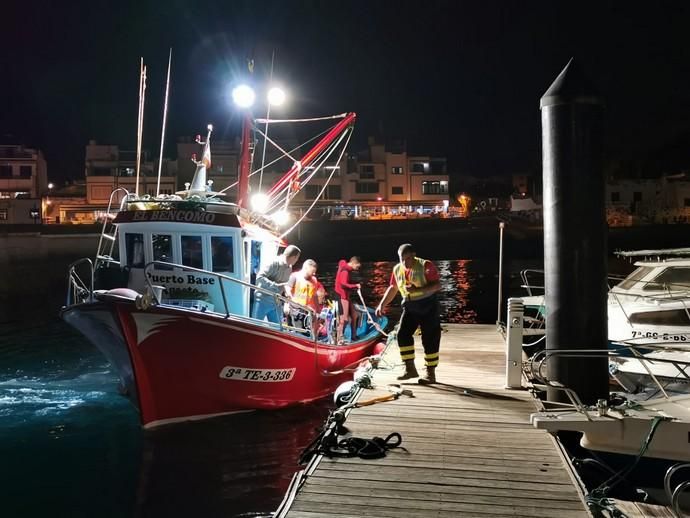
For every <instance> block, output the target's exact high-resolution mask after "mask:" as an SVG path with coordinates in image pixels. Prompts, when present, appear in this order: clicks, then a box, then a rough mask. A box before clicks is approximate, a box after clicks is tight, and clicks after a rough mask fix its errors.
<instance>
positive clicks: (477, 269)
mask: <svg viewBox="0 0 690 518" xmlns="http://www.w3.org/2000/svg"><path fill="white" fill-rule="evenodd" d="M395 264H396V263H395V262H393V261H377V262H370V263H363V264H362V269H361V270H360V271H359V272H357V273H358V274H355V273H353V278H356V279H358V281H357V282H361V283H362V294H363V295H364V299H365V301H366V303H367V305H368V306H376V305H377V304H378V302H379V301H380V300H381V297H383V294H384V292H385V291H386V288H388V286H389V283H390V277H391V273H392V272H393V267H394V266H395ZM434 264H435V265H436V268H437V269H438V272H439V276H440V278H441V292H440V295H439V299H440V303H441V320H442V321H443V322H449V323H456V324H477V323H491V322H495V312H496V309H495V308H496V292H497V289H498V280H497V277H496V274H495V269H496V265H495V263H493V262H488V261H475V260H471V259H456V260H441V261H434ZM336 269H337V267H336V265H335V264H332V263H324V264H322V265H319V278H320V280H321V282H323V283H324V285H325V286H326V288H327V289H329V290H330V292H331V293H332V292H333V277H334V274H335V271H336ZM388 315H389V316H390V317H392V318H393V320H394V321H396V319H397V318H398V317H399V316H400V299H399V298H398V299H397V300H396V301H394V302H393V304H391V306H390V307H389V310H388Z"/></svg>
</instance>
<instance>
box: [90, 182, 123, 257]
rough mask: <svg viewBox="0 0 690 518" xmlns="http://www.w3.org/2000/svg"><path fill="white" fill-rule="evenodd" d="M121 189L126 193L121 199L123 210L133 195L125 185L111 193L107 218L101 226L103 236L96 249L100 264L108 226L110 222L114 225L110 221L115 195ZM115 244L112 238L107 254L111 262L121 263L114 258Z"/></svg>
mask: <svg viewBox="0 0 690 518" xmlns="http://www.w3.org/2000/svg"><path fill="white" fill-rule="evenodd" d="M120 191H122V192H124V193H125V195H124V196H123V198H122V200H120V211H122V207H123V206H124V205H125V203H126V202H127V200H128V199H129V197H130V196H131V194H130V192H129V191H128V190H127V189H125V188H124V187H118V188H117V189H114V190H113V191H112V192H111V193H110V198H109V199H108V209H107V211H106V215H105V218H104V219H103V227H102V228H101V237H100V238H99V240H98V248H97V249H96V264H98V262H99V261H100V256H102V255H104V254H101V247H102V245H103V236H104V235H106V228H107V226H108V223H110V224H113V225H114V223H112V222H111V221H110V211H111V210H112V206H113V199H114V196H115V194H116V193H118V192H120ZM116 229H117V227H116ZM113 237H114V236H113ZM114 246H115V241H114V240H112V241H111V242H110V250H109V253H108V255H107V256H108V257H109V258H110V259H109V262H117V263H118V264H119V261H115V260H113V258H112V254H113V248H114Z"/></svg>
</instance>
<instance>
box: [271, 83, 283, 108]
mask: <svg viewBox="0 0 690 518" xmlns="http://www.w3.org/2000/svg"><path fill="white" fill-rule="evenodd" d="M286 97H287V95H286V94H285V90H283V89H282V88H279V87H277V86H274V87H273V88H271V89H270V90H269V91H268V104H270V105H271V106H280V105H282V104H283V103H285V99H286Z"/></svg>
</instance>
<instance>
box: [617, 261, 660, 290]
mask: <svg viewBox="0 0 690 518" xmlns="http://www.w3.org/2000/svg"><path fill="white" fill-rule="evenodd" d="M652 269H653V268H650V267H648V266H640V267H639V268H637V269H636V270H635V271H634V272H632V273H631V274H630V275H628V276H627V277H626V278H625V279H623V280H622V281H621V282H620V284H618V286H617V287H618V288H620V289H623V290H629V289H630V288H632V287H633V286H635V284H637V283H638V282H640V281H641V280H642V279H644V278H645V277H646V276H647V275H649V274H650V272H651V271H652Z"/></svg>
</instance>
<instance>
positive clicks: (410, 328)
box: [376, 243, 441, 384]
mask: <svg viewBox="0 0 690 518" xmlns="http://www.w3.org/2000/svg"><path fill="white" fill-rule="evenodd" d="M398 257H399V259H400V262H399V263H398V264H396V265H395V267H394V268H393V273H392V274H391V278H390V283H389V286H388V289H387V290H386V293H385V294H384V295H383V298H382V299H381V302H380V303H379V305H378V307H377V308H376V315H377V316H380V315H382V314H383V312H384V311H385V309H386V306H387V305H388V304H390V303H391V302H392V301H393V299H394V298H395V296H396V295H397V294H398V292H400V294H401V295H402V299H403V300H402V309H403V311H402V315H401V316H400V327H399V329H398V347H399V349H400V358H401V359H402V360H403V361H404V362H405V372H404V374H403V375H402V376H399V377H398V379H399V380H406V379H410V378H416V377H418V376H419V374H418V373H417V368H416V367H415V364H414V356H415V354H414V332H415V331H416V330H417V328H418V327H421V328H422V345H423V346H424V363H425V365H426V376H424V377H423V378H420V380H419V383H422V384H424V383H436V367H437V366H438V358H439V353H438V351H439V347H440V344H441V310H440V306H439V302H438V297H437V296H436V293H437V292H438V291H439V290H440V289H441V284H440V281H439V275H438V270H437V269H436V266H434V263H432V262H431V261H427V260H426V259H421V258H419V257H417V254H416V253H415V250H414V247H413V246H412V245H411V244H409V243H406V244H404V245H400V247H399V248H398Z"/></svg>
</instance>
